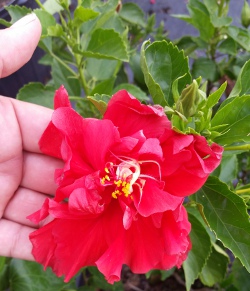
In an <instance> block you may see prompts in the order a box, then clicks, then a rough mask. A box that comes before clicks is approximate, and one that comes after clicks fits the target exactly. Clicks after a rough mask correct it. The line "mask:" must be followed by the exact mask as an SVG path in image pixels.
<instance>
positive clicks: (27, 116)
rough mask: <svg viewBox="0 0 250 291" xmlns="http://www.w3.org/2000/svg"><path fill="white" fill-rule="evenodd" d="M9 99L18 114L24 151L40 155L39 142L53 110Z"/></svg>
mask: <svg viewBox="0 0 250 291" xmlns="http://www.w3.org/2000/svg"><path fill="white" fill-rule="evenodd" d="M7 99H8V100H9V102H11V103H12V105H13V107H14V110H15V113H16V120H17V122H18V124H19V128H20V131H21V136H22V142H23V149H24V150H26V151H28V152H34V153H40V152H41V151H40V149H39V145H38V142H39V140H40V138H41V136H42V134H43V132H44V130H45V129H46V127H47V126H48V124H49V122H50V120H51V116H52V113H53V110H52V109H49V108H46V107H43V106H39V105H36V104H32V103H28V102H23V101H19V100H14V99H10V98H7Z"/></svg>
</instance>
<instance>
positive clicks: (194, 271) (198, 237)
mask: <svg viewBox="0 0 250 291" xmlns="http://www.w3.org/2000/svg"><path fill="white" fill-rule="evenodd" d="M188 220H189V221H190V223H191V224H192V229H191V233H190V239H191V242H192V249H191V250H190V252H189V253H188V257H187V259H186V261H184V263H183V269H184V273H185V281H186V288H187V290H190V287H191V285H192V284H193V282H194V280H195V279H197V278H198V276H199V274H200V272H201V271H202V268H203V267H204V265H205V263H206V261H207V259H208V257H209V255H210V252H211V246H212V245H211V241H210V237H209V235H208V233H207V231H206V229H205V228H204V226H203V225H202V224H201V222H200V221H199V220H198V219H197V218H196V217H195V216H194V215H192V214H191V213H189V214H188Z"/></svg>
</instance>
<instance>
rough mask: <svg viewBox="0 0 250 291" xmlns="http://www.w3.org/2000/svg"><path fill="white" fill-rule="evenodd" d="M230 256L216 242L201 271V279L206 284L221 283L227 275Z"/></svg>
mask: <svg viewBox="0 0 250 291" xmlns="http://www.w3.org/2000/svg"><path fill="white" fill-rule="evenodd" d="M228 262H229V258H228V255H227V254H226V253H225V251H224V250H222V249H221V248H220V247H219V246H218V245H216V244H214V245H213V247H212V252H211V253H210V256H209V258H208V260H207V262H206V264H205V266H204V267H203V268H202V271H201V273H200V279H201V281H202V283H203V284H204V285H206V286H210V287H212V286H213V285H215V284H217V283H221V282H222V281H223V279H224V278H225V276H226V272H227V267H228Z"/></svg>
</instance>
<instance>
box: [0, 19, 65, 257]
mask: <svg viewBox="0 0 250 291" xmlns="http://www.w3.org/2000/svg"><path fill="white" fill-rule="evenodd" d="M40 34H41V25H40V22H39V20H38V18H37V17H36V16H35V14H30V15H28V16H26V17H24V18H22V19H21V20H19V21H18V22H17V23H15V24H14V25H12V26H11V27H10V28H8V29H4V30H1V31H0V78H1V77H6V76H8V75H10V74H11V73H13V72H14V71H16V70H17V69H19V68H20V67H21V66H22V65H24V64H25V63H26V62H27V61H28V60H29V59H30V57H31V56H32V54H33V52H34V50H35V48H36V46H37V43H38V41H39V38H40ZM52 112H53V111H52V110H50V109H48V108H44V107H41V106H37V105H34V104H30V103H25V102H21V101H18V100H14V99H11V98H7V97H3V96H0V128H1V132H0V149H1V150H0V256H9V257H15V258H20V259H27V260H33V256H32V254H31V249H32V245H31V243H30V241H29V234H30V233H31V232H32V231H34V229H35V228H37V227H38V225H35V224H34V223H32V222H30V221H29V220H28V219H26V217H27V216H28V215H29V214H32V213H33V212H34V211H36V210H38V209H40V208H41V205H42V203H43V201H44V199H45V198H46V197H48V195H53V194H54V192H55V189H56V185H55V183H54V171H55V169H56V168H61V167H62V161H59V160H57V159H55V158H52V157H48V156H45V155H43V154H41V152H40V150H39V146H38V141H39V139H40V137H41V135H42V133H43V131H44V130H45V128H46V126H47V125H48V123H49V121H50V119H51V115H52Z"/></svg>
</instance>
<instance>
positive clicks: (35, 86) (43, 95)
mask: <svg viewBox="0 0 250 291" xmlns="http://www.w3.org/2000/svg"><path fill="white" fill-rule="evenodd" d="M54 94H55V89H54V88H53V87H51V86H44V85H43V84H42V83H29V84H27V85H24V86H23V87H22V88H21V89H20V90H19V92H18V94H17V99H18V100H22V101H26V102H30V103H34V104H38V105H42V106H45V107H49V108H54Z"/></svg>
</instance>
